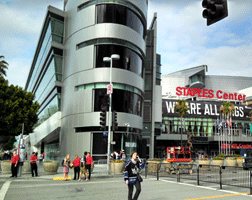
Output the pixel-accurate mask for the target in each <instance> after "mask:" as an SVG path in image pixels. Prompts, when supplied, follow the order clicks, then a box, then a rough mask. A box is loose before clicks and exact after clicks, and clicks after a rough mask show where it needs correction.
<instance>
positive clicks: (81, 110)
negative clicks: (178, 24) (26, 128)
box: [26, 0, 161, 159]
mask: <svg viewBox="0 0 252 200" xmlns="http://www.w3.org/2000/svg"><path fill="white" fill-rule="evenodd" d="M147 7H148V1H147V0H127V1H126V0H91V1H90V0H65V1H64V9H63V10H59V9H56V8H54V7H51V6H49V7H48V11H47V14H46V18H45V22H44V25H43V29H42V31H41V35H40V39H39V43H38V46H37V49H36V53H35V56H34V60H33V63H32V67H31V70H30V74H29V77H28V79H27V83H26V89H27V90H28V91H31V92H33V93H35V95H36V98H37V100H38V101H39V103H40V104H41V108H40V111H39V119H40V121H39V124H38V127H37V128H36V129H35V131H34V133H33V134H30V141H31V144H30V145H31V147H37V148H38V150H40V151H41V152H44V151H45V154H47V155H48V154H50V156H48V157H50V158H53V157H57V156H58V155H59V154H60V156H61V157H63V156H65V155H66V154H70V155H72V156H74V155H76V154H78V155H82V154H83V152H84V151H90V152H91V153H92V156H93V157H94V159H105V158H106V155H107V146H108V138H107V136H106V133H104V132H103V131H101V129H100V127H101V126H100V112H101V107H102V106H103V105H104V104H106V102H105V99H106V95H107V86H108V84H109V83H110V77H111V81H112V84H113V94H112V111H116V112H117V116H118V130H117V131H113V137H112V144H113V145H112V149H111V150H116V151H120V150H122V149H124V150H125V151H126V154H128V155H129V154H130V152H131V151H133V150H139V149H138V148H139V147H140V145H139V143H140V139H141V136H142V130H143V113H144V112H143V107H144V106H143V102H144V92H145V90H144V86H145V83H144V77H145V66H146V65H145V63H146V53H145V52H146V42H145V41H146V36H147ZM154 53H155V52H154ZM112 54H118V55H119V56H120V59H119V60H113V62H112V68H110V62H104V61H103V58H104V57H111V55H112ZM110 72H111V73H110ZM154 79H155V78H154ZM151 81H152V80H151ZM160 91H161V90H160ZM160 99H161V93H160ZM107 117H108V113H107ZM107 125H108V121H107ZM153 130H154V129H153Z"/></svg>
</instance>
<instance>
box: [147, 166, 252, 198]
mask: <svg viewBox="0 0 252 200" xmlns="http://www.w3.org/2000/svg"><path fill="white" fill-rule="evenodd" d="M148 176H154V177H156V178H157V180H159V178H160V177H170V178H174V179H176V180H177V181H178V182H180V181H182V180H183V179H190V180H195V184H197V185H200V182H209V183H216V184H218V185H219V186H220V189H222V187H223V185H230V186H235V187H244V188H249V189H250V194H252V186H251V183H252V171H251V170H244V169H243V168H242V167H231V166H219V165H197V164H187V163H180V164H177V163H172V164H171V163H153V162H147V166H146V169H145V178H147V177H148Z"/></svg>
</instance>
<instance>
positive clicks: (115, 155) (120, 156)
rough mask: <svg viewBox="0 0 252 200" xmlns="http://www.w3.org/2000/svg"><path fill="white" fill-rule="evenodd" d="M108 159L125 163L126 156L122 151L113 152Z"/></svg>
mask: <svg viewBox="0 0 252 200" xmlns="http://www.w3.org/2000/svg"><path fill="white" fill-rule="evenodd" d="M110 159H115V160H123V161H126V154H125V152H124V150H123V149H122V150H121V151H120V153H117V151H113V152H112V153H111V155H110Z"/></svg>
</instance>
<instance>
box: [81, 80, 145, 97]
mask: <svg viewBox="0 0 252 200" xmlns="http://www.w3.org/2000/svg"><path fill="white" fill-rule="evenodd" d="M108 84H109V82H105V83H89V84H85V85H78V86H76V91H80V90H87V89H99V88H103V89H105V88H107V86H108ZM113 89H121V90H127V91H130V92H134V93H136V94H138V95H140V96H143V93H142V92H141V90H139V89H137V88H135V87H132V86H130V85H127V84H121V83H113Z"/></svg>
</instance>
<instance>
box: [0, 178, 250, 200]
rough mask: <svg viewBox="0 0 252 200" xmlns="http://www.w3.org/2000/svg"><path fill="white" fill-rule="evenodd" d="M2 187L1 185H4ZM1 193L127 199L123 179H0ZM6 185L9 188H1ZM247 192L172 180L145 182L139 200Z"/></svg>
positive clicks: (13, 197) (29, 199)
mask: <svg viewBox="0 0 252 200" xmlns="http://www.w3.org/2000/svg"><path fill="white" fill-rule="evenodd" d="M3 183H4V185H3ZM0 184H1V186H2V189H1V192H3V189H5V192H6V194H5V198H4V199H5V200H34V199H36V200H40V199H48V200H57V199H63V200H64V199H66V200H68V199H82V200H83V199H84V200H85V199H92V200H123V199H125V200H126V199H127V185H125V183H124V181H123V178H122V177H113V178H101V177H97V178H93V179H91V181H89V182H84V181H83V182H78V181H74V180H71V181H59V180H57V181H54V180H52V179H51V178H50V177H43V176H41V177H36V178H31V177H27V178H16V179H13V178H12V179H10V178H2V177H0ZM8 184H9V187H8V188H7V189H6V188H4V187H5V186H6V185H8ZM248 192H249V189H248V188H241V187H231V186H223V189H222V190H220V189H219V185H217V184H210V183H203V184H202V185H201V186H197V185H196V184H195V181H192V180H183V183H182V182H181V183H178V182H176V180H174V179H169V178H160V180H159V181H157V180H156V179H155V178H148V179H144V181H143V183H142V192H141V194H140V197H139V200H163V199H165V200H196V199H222V200H225V199H228V200H234V199H235V200H237V199H239V200H243V199H252V196H251V195H248Z"/></svg>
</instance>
